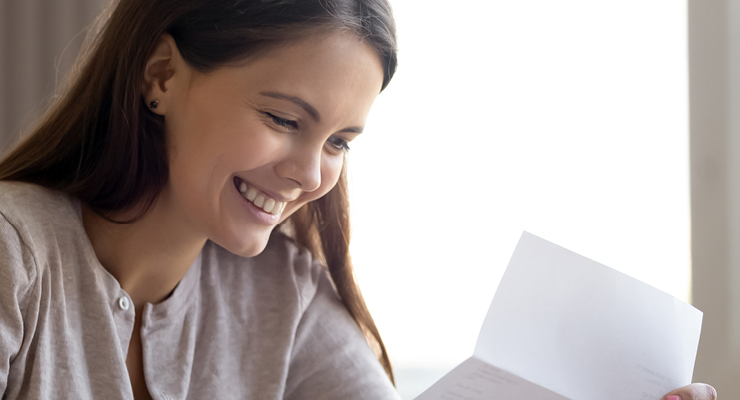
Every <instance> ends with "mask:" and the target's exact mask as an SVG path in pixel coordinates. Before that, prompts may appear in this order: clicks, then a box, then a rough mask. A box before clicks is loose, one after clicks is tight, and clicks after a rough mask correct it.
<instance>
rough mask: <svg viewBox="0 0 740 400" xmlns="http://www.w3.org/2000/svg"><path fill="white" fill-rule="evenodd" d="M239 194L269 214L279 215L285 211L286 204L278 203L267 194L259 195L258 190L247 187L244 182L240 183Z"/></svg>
mask: <svg viewBox="0 0 740 400" xmlns="http://www.w3.org/2000/svg"><path fill="white" fill-rule="evenodd" d="M239 192H240V193H241V194H242V197H244V198H245V199H247V201H249V202H250V203H252V204H254V205H255V206H257V207H259V208H261V209H262V210H263V211H264V212H266V213H268V214H274V215H277V214H280V213H281V212H283V210H284V209H285V205H286V203H285V202H282V201H277V200H275V199H273V198H271V197H268V196H267V195H265V194H262V193H259V191H257V189H255V188H253V187H249V186H247V184H246V183H244V182H241V183H239Z"/></svg>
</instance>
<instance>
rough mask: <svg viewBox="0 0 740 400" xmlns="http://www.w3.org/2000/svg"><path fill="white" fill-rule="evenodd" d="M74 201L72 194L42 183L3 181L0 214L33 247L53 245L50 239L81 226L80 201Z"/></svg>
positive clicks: (0, 191)
mask: <svg viewBox="0 0 740 400" xmlns="http://www.w3.org/2000/svg"><path fill="white" fill-rule="evenodd" d="M75 202H76V200H74V199H73V198H72V197H70V196H68V195H66V194H64V193H61V192H58V191H55V190H51V189H47V188H45V187H43V186H39V185H35V184H32V183H24V182H8V181H0V216H2V217H3V219H4V220H5V221H6V223H7V224H9V225H11V226H12V227H13V228H14V230H15V231H16V232H17V234H18V235H19V236H20V239H21V240H22V241H23V242H24V243H25V244H26V245H28V246H30V247H32V248H39V247H43V246H46V245H50V243H47V241H48V240H54V238H59V237H62V236H64V235H62V233H63V232H65V231H73V230H75V229H77V228H79V227H80V226H81V216H80V214H79V204H75ZM70 233H75V232H70Z"/></svg>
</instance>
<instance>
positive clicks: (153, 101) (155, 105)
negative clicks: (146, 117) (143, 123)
mask: <svg viewBox="0 0 740 400" xmlns="http://www.w3.org/2000/svg"><path fill="white" fill-rule="evenodd" d="M157 104H159V100H152V102H151V103H149V108H151V109H152V110H154V109H155V108H157Z"/></svg>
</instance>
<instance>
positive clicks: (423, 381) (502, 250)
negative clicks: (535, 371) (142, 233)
mask: <svg viewBox="0 0 740 400" xmlns="http://www.w3.org/2000/svg"><path fill="white" fill-rule="evenodd" d="M391 1H392V4H393V6H394V10H395V13H396V18H397V22H398V35H399V44H400V54H399V58H400V66H399V70H398V73H397V75H396V77H395V78H394V80H393V82H392V83H391V85H390V86H389V87H388V89H387V90H386V91H385V92H384V93H382V94H381V95H380V96H379V97H378V100H377V102H376V105H375V106H374V109H373V111H372V114H371V117H370V121H369V123H368V126H367V129H366V131H365V132H366V133H364V134H363V135H362V137H361V138H359V139H358V140H356V141H355V142H353V145H352V150H351V152H350V159H349V163H350V165H349V167H350V172H351V194H352V217H353V235H354V236H353V237H354V238H353V247H352V252H353V257H354V260H355V264H356V268H357V278H358V280H359V282H360V284H361V287H362V289H363V292H364V294H365V297H366V300H367V302H368V305H369V307H370V309H371V311H372V312H373V315H374V317H375V319H376V322H377V324H378V326H379V328H380V330H381V333H382V334H383V336H384V339H385V341H386V344H387V347H388V350H389V352H390V354H391V356H392V360H393V362H394V366H395V370H396V375H397V385H398V389H399V391H400V392H401V394H402V396H403V398H404V399H412V398H413V397H414V396H416V395H418V394H419V393H421V391H423V390H424V389H426V388H427V387H429V386H430V385H431V384H432V383H434V381H436V380H437V379H439V378H440V377H441V376H442V375H444V374H445V373H446V372H448V371H449V370H450V369H452V368H453V367H454V366H456V365H457V364H458V363H460V362H462V361H463V360H465V359H466V358H467V357H469V356H470V355H471V354H472V351H473V347H474V345H475V340H476V338H477V334H478V330H479V329H480V325H481V323H482V322H483V319H484V317H485V314H486V311H487V309H488V306H489V304H490V301H491V299H492V298H493V294H494V292H495V290H496V286H497V284H498V282H499V279H500V278H501V276H502V274H503V272H504V269H505V268H506V264H507V262H508V258H509V256H510V255H511V253H512V251H513V249H514V246H515V244H516V242H517V240H518V239H519V236H520V235H521V232H522V231H523V230H527V231H530V232H532V233H534V234H536V235H538V236H541V237H543V238H545V239H547V240H550V241H552V242H555V243H557V244H559V245H561V246H564V247H566V248H569V249H571V250H573V251H575V252H578V253H580V254H583V255H585V256H587V257H589V258H592V259H594V260H596V261H599V262H601V263H603V264H606V265H609V266H611V267H613V268H615V269H617V270H620V271H622V272H625V273H627V274H629V275H631V276H633V277H635V278H638V279H640V280H642V281H645V282H647V283H649V284H651V285H653V286H655V287H657V288H659V289H661V290H664V291H666V292H668V293H670V294H672V295H673V296H675V297H677V298H680V299H682V300H685V301H690V302H692V303H693V304H694V305H695V306H696V307H697V308H699V309H701V310H702V311H704V313H705V314H704V327H703V333H702V339H701V344H700V350H699V356H698V359H697V364H696V370H695V375H694V376H695V380H696V381H704V382H707V383H710V384H713V385H714V386H715V387H717V389H718V391H719V393H720V395H723V397H724V396H727V395H730V396H732V394H731V393H737V392H740V245H734V244H735V243H740V241H739V240H738V239H739V238H738V235H740V165H738V163H740V113H733V112H732V110H735V109H737V107H738V106H739V105H740V43H738V42H739V41H740V1H730V0H722V1H720V0H716V1H715V0H711V1H702V2H699V1H695V0H690V1H688V2H687V1H676V0H624V1H620V2H594V1H592V0H562V1H559V2H552V1H547V0H540V1H517V2H511V1H503V0H475V1H473V0H470V1H456V2H454V3H453V2H450V1H446V2H442V1H437V0H425V1H423V2H422V1H418V0H414V1H412V0H391ZM453 4H454V5H453ZM106 5H107V0H53V1H52V0H0V54H1V55H2V57H0V153H2V152H3V151H4V150H6V149H7V148H8V146H10V145H11V144H12V143H14V142H15V141H16V140H17V139H18V138H19V137H20V135H21V134H22V132H23V131H24V130H27V129H28V128H30V127H32V126H33V124H34V122H35V121H36V120H37V118H38V116H39V115H40V113H41V112H42V111H43V110H44V108H45V106H46V105H47V104H48V103H49V101H50V99H51V96H53V93H54V89H55V88H56V87H57V85H58V84H59V83H60V82H61V81H62V80H63V78H64V76H65V74H66V73H67V72H68V71H69V69H70V67H71V65H72V64H73V62H74V59H75V57H76V55H77V53H78V50H79V48H80V45H81V44H82V42H83V40H84V38H85V36H86V27H88V26H89V25H90V24H91V23H92V22H93V21H94V20H95V18H96V16H97V15H98V14H99V13H100V12H101V11H102V10H103V9H104V8H105V6H106ZM736 115H737V116H736Z"/></svg>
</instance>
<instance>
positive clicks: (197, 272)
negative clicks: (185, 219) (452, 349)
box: [0, 182, 398, 400]
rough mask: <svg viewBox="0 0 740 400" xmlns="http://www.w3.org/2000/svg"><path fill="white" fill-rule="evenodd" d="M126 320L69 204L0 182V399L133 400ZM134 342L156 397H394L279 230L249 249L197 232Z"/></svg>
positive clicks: (124, 302) (344, 316)
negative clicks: (199, 241)
mask: <svg viewBox="0 0 740 400" xmlns="http://www.w3.org/2000/svg"><path fill="white" fill-rule="evenodd" d="M163 268H166V266H163ZM133 324H134V307H133V305H132V304H131V301H130V299H129V298H128V295H127V294H126V292H125V291H124V290H122V289H121V286H120V285H119V283H118V281H117V280H116V279H115V278H114V277H113V276H112V275H111V274H110V273H108V271H107V270H106V269H105V268H103V266H101V265H100V263H99V262H98V260H97V258H96V256H95V253H94V250H93V248H92V246H91V244H90V241H89V240H88V237H87V235H86V234H85V230H84V228H83V225H82V218H81V212H80V205H79V202H78V201H76V200H75V199H73V198H70V197H68V196H66V195H63V194H60V193H58V192H53V191H50V190H47V189H44V188H41V187H39V186H35V185H29V184H21V183H8V182H0V397H2V399H106V400H115V399H132V398H133V394H132V390H131V384H130V381H129V378H128V371H127V369H126V363H125V360H126V353H127V351H128V344H129V340H130V337H131V333H132V330H133ZM141 339H142V351H143V357H144V374H145V376H146V383H147V387H148V388H149V392H150V393H151V395H152V397H153V398H154V399H259V400H267V399H397V398H398V395H397V393H396V392H395V390H394V389H393V387H392V385H391V384H390V382H389V380H388V378H387V377H386V375H385V373H384V371H383V369H382V367H381V366H380V364H379V363H378V361H377V360H376V358H375V356H374V355H373V352H372V351H371V350H370V348H369V346H368V345H367V343H366V341H365V339H364V337H363V335H362V333H361V332H360V330H359V328H358V327H357V325H356V323H355V322H354V321H353V319H352V318H351V317H350V316H349V313H348V312H347V311H346V309H345V308H344V306H343V305H342V304H341V302H340V301H339V300H338V298H337V295H336V293H335V291H334V288H333V286H332V284H331V281H330V278H329V276H328V274H327V273H326V272H325V269H324V268H322V266H321V265H319V264H318V263H317V262H315V261H313V260H312V259H311V256H310V254H309V253H308V252H306V251H303V250H301V249H299V248H297V247H296V246H295V245H294V244H293V242H291V241H290V239H288V238H286V237H285V236H284V235H282V234H273V235H272V237H271V239H270V243H269V244H268V246H267V249H266V250H265V251H264V252H263V253H262V254H260V255H259V256H257V257H253V258H243V257H239V256H235V255H233V254H231V253H229V252H227V251H226V250H224V249H222V248H221V247H219V246H218V245H216V244H214V243H212V242H208V243H207V244H206V245H205V247H204V248H203V251H202V252H201V254H200V255H199V256H198V259H197V260H196V261H195V263H194V264H193V265H192V267H191V268H190V270H189V271H188V272H187V274H186V275H185V277H184V278H183V279H182V281H181V282H180V283H179V284H178V286H177V288H176V289H175V291H174V292H173V293H172V295H171V296H170V297H169V298H168V299H166V300H165V301H164V302H162V303H159V304H155V305H152V304H147V305H146V306H145V307H144V309H143V315H142V327H141Z"/></svg>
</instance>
